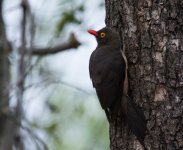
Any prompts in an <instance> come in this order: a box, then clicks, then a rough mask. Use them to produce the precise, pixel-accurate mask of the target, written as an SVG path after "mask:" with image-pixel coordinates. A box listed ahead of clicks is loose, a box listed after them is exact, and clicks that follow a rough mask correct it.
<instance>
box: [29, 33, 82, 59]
mask: <svg viewBox="0 0 183 150" xmlns="http://www.w3.org/2000/svg"><path fill="white" fill-rule="evenodd" d="M80 44H81V43H80V42H79V41H78V40H77V39H76V37H75V35H74V33H71V35H70V38H69V41H68V42H66V43H63V44H60V45H58V46H55V47H47V48H33V49H32V55H38V56H44V55H48V54H55V53H58V52H62V51H65V50H68V49H71V48H77V47H78V46H79V45H80Z"/></svg>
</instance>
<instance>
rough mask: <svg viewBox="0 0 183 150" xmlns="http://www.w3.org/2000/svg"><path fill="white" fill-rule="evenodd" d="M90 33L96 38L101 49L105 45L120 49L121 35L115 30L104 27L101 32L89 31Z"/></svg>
mask: <svg viewBox="0 0 183 150" xmlns="http://www.w3.org/2000/svg"><path fill="white" fill-rule="evenodd" d="M88 32H89V33H90V34H92V35H94V36H95V37H96V40H97V43H98V46H99V47H101V46H104V45H113V46H115V47H120V37H119V34H118V33H117V32H116V31H114V30H113V29H110V28H107V27H104V28H102V29H101V30H99V31H95V30H88Z"/></svg>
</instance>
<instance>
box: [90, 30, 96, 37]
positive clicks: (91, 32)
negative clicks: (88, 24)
mask: <svg viewBox="0 0 183 150" xmlns="http://www.w3.org/2000/svg"><path fill="white" fill-rule="evenodd" d="M88 33H90V34H92V35H94V36H98V33H97V31H95V30H88Z"/></svg>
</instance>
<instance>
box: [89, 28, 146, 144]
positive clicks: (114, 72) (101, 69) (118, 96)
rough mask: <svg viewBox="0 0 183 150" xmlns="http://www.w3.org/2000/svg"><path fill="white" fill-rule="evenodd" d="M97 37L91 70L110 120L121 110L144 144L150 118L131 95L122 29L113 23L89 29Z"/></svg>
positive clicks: (91, 59) (99, 97)
mask: <svg viewBox="0 0 183 150" xmlns="http://www.w3.org/2000/svg"><path fill="white" fill-rule="evenodd" d="M88 33H90V34H91V35H93V36H94V37H95V38H96V41H97V44H98V45H97V47H96V49H95V50H94V51H93V52H92V54H91V56H90V60H89V74H90V78H91V80H92V84H93V87H94V88H95V90H96V94H97V96H98V99H99V102H100V104H101V107H102V109H104V111H105V113H106V116H107V119H108V121H109V122H110V121H112V120H113V121H114V120H115V119H116V118H117V116H119V114H121V115H120V116H122V117H123V120H124V121H125V122H127V124H128V126H129V128H130V130H131V131H132V132H133V133H134V135H135V136H136V137H137V139H138V140H139V142H140V143H141V144H142V145H143V146H144V137H145V131H146V121H145V117H144V114H143V112H142V110H141V109H140V108H138V107H137V106H136V104H135V102H134V101H133V100H132V99H131V98H130V97H129V95H128V62H127V58H126V56H125V53H124V52H123V51H122V50H121V42H120V36H119V34H118V32H116V31H115V30H114V29H111V28H109V27H104V28H102V29H100V30H99V31H95V30H88Z"/></svg>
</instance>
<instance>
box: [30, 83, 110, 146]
mask: <svg viewBox="0 0 183 150" xmlns="http://www.w3.org/2000/svg"><path fill="white" fill-rule="evenodd" d="M51 93H52V94H51V95H50V97H49V98H48V100H47V102H46V108H45V111H44V116H45V117H43V118H39V120H35V122H34V124H33V126H34V127H36V128H39V129H40V130H42V131H43V132H44V133H45V135H46V137H47V141H46V143H47V145H48V148H49V150H107V149H108V145H107V143H109V141H108V140H109V137H108V124H107V121H106V119H105V115H104V112H103V111H102V110H101V108H100V106H99V103H98V101H97V99H96V97H95V96H94V95H88V94H86V93H82V92H81V91H78V90H75V89H72V88H69V87H66V86H63V85H56V88H54V90H53V91H52V92H51ZM96 108H97V109H96ZM42 119H43V120H44V121H43V120H42Z"/></svg>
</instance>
